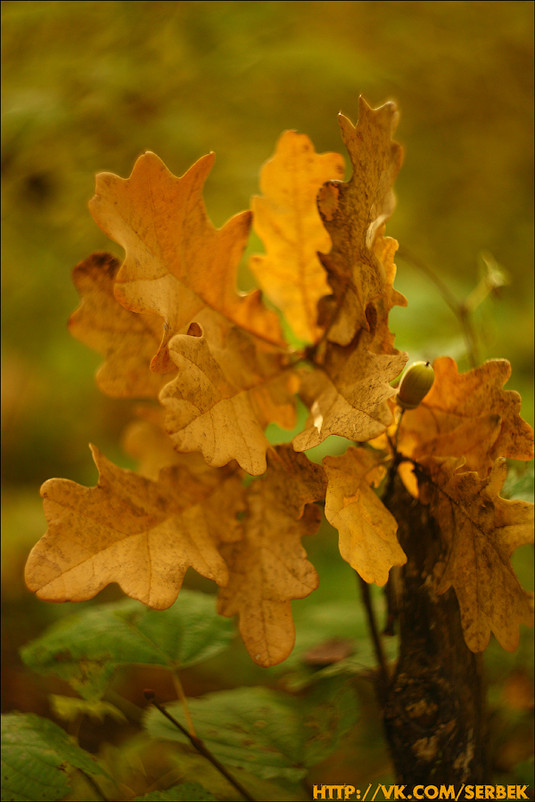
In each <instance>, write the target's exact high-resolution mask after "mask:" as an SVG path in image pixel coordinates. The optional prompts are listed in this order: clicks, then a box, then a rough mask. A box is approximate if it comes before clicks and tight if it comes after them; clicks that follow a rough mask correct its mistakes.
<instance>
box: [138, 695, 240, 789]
mask: <svg viewBox="0 0 535 802" xmlns="http://www.w3.org/2000/svg"><path fill="white" fill-rule="evenodd" d="M144 695H145V699H147V701H149V702H152V704H153V705H154V707H156V708H157V709H158V710H159V711H160V713H161V714H162V716H165V718H166V719H168V720H169V721H170V722H171V723H172V724H173V725H174V726H175V727H176V728H177V729H178V730H180V732H181V733H182V735H185V736H186V738H188V739H189V740H190V742H191V744H192V746H193V747H194V748H195V749H196V750H197V752H199V754H200V755H202V756H203V757H205V758H206V759H207V760H208V761H209V762H210V763H211V764H212V766H213V767H214V768H215V769H217V771H218V772H219V773H220V774H222V775H223V777H224V778H225V779H226V780H228V782H229V783H230V784H231V785H233V786H234V788H235V789H236V790H237V791H239V793H240V794H241V795H242V796H243V797H244V799H247V802H255V799H254V797H252V796H251V795H250V794H249V792H248V791H246V790H245V788H244V787H243V786H242V785H241V784H240V783H239V782H238V780H236V779H234V777H233V776H232V775H231V774H229V772H228V771H227V769H226V768H225V767H224V766H223V764H222V763H220V762H219V760H218V759H217V758H216V757H215V756H214V755H213V754H212V753H211V752H210V750H209V749H208V748H207V747H206V746H205V745H204V742H203V741H202V740H201V739H200V738H198V737H197V736H196V735H192V734H191V733H189V732H188V731H187V729H186V728H185V727H183V726H182V724H181V723H180V722H179V721H177V720H176V718H174V717H173V716H172V715H171V714H170V713H168V712H167V710H166V709H165V708H164V707H162V705H160V704H159V703H158V702H157V701H156V699H155V697H154V691H151V690H146V691H145V694H144Z"/></svg>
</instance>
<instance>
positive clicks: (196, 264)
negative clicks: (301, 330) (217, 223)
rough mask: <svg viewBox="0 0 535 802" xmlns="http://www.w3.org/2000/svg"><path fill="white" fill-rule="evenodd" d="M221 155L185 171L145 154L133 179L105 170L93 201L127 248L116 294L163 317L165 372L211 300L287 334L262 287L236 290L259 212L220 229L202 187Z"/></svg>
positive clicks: (235, 318)
mask: <svg viewBox="0 0 535 802" xmlns="http://www.w3.org/2000/svg"><path fill="white" fill-rule="evenodd" d="M214 158H215V156H214V154H213V153H210V154H208V155H207V156H203V157H202V158H201V159H199V160H198V161H197V162H196V163H195V164H194V165H193V167H191V168H190V170H188V172H187V173H185V175H183V176H182V177H181V178H177V177H176V176H174V175H173V174H172V173H170V172H169V170H168V169H167V167H166V166H165V165H164V163H163V162H162V161H161V160H160V159H159V158H158V157H157V156H156V155H155V154H154V153H150V152H148V153H145V154H144V155H143V156H140V157H139V159H138V160H137V161H136V163H135V165H134V169H133V170H132V174H131V176H130V177H129V178H127V179H122V178H119V177H118V176H115V175H113V174H112V173H100V174H99V175H98V176H97V184H96V195H95V196H94V198H93V199H92V200H91V202H90V204H89V206H90V210H91V213H92V215H93V217H94V218H95V220H96V222H97V223H98V224H99V226H100V227H101V228H102V230H103V231H104V232H105V233H106V234H107V235H108V236H109V237H110V238H111V239H113V240H114V241H115V242H117V243H118V244H119V245H121V246H122V247H123V248H124V250H125V260H124V262H123V264H122V266H121V269H120V270H119V273H118V275H117V282H116V286H115V295H116V297H117V298H118V299H119V301H120V302H121V303H122V304H123V305H124V306H125V307H126V308H127V309H130V310H132V311H134V312H151V313H156V314H158V315H159V316H160V317H161V318H163V334H162V341H161V345H160V350H159V352H158V355H157V356H156V357H155V358H154V360H153V363H152V367H153V369H154V370H157V371H159V372H166V371H167V370H168V369H169V358H168V354H167V348H166V346H167V343H168V341H169V340H170V339H171V337H172V336H173V335H175V334H177V333H181V332H185V331H187V329H188V327H189V324H190V323H191V322H192V320H193V319H194V318H195V319H196V317H197V315H198V313H199V312H200V311H201V310H202V309H203V308H205V307H206V306H208V307H209V308H211V309H215V310H217V311H218V312H220V313H221V314H222V315H223V316H225V317H226V318H228V320H230V321H232V322H233V323H236V324H237V325H239V326H241V327H242V328H244V329H246V330H248V331H252V332H254V333H256V334H258V335H259V336H260V337H263V338H264V339H266V340H268V341H271V342H280V341H281V334H280V327H279V323H278V319H277V316H276V315H275V313H273V312H269V311H267V310H266V309H265V308H264V307H263V306H262V302H261V297H260V293H259V292H253V293H250V294H249V295H246V296H240V295H238V293H237V292H236V271H237V266H238V264H239V261H240V258H241V255H242V253H243V250H244V248H245V245H246V242H247V237H248V234H249V228H250V225H251V212H243V213H241V214H238V215H235V216H234V217H233V218H232V219H231V220H229V221H228V222H227V223H226V224H225V225H224V226H223V227H222V228H220V229H216V228H214V226H213V225H212V223H211V222H210V220H209V218H208V215H207V213H206V209H205V206H204V202H203V199H202V190H203V186H204V182H205V180H206V178H207V176H208V173H209V172H210V170H211V168H212V165H213V163H214ZM171 367H174V366H172V363H171Z"/></svg>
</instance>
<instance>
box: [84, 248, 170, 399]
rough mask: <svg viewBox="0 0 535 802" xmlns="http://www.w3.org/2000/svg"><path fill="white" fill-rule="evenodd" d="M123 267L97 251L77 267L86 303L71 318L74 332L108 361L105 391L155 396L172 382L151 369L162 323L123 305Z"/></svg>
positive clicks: (101, 376)
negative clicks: (117, 291) (119, 291)
mask: <svg viewBox="0 0 535 802" xmlns="http://www.w3.org/2000/svg"><path fill="white" fill-rule="evenodd" d="M119 264H120V263H119V261H118V259H115V257H114V256H111V254H109V253H93V254H91V256H89V257H88V258H87V259H85V260H84V261H83V262H80V264H78V265H76V267H75V268H74V270H73V281H74V284H75V286H76V289H77V290H78V292H79V293H80V296H81V298H82V302H81V304H80V306H79V307H78V309H76V311H75V312H73V314H72V315H71V317H70V320H69V330H70V332H71V334H73V336H74V337H76V339H78V340H80V341H81V342H83V343H84V344H85V345H88V346H89V347H90V348H94V349H95V351H98V352H99V354H102V356H104V357H105V358H106V361H105V362H104V364H103V365H102V366H101V367H100V368H99V370H98V372H97V377H96V378H97V384H98V386H99V387H100V389H101V390H102V392H103V393H106V394H107V395H111V396H113V397H114V398H124V397H127V398H147V397H148V398H155V397H156V396H157V395H158V393H159V392H160V390H161V388H162V387H163V385H164V384H165V382H166V381H168V380H169V379H168V377H167V378H164V377H162V376H159V375H158V374H156V373H153V372H151V370H150V367H149V366H150V361H151V359H152V356H153V354H154V352H155V350H157V348H158V337H159V330H160V328H161V325H160V322H159V319H158V317H157V316H156V315H151V314H136V313H135V312H130V311H128V310H126V309H124V307H122V306H121V304H120V303H118V301H117V300H116V298H115V296H114V294H113V285H114V282H115V277H116V275H117V271H118V270H119ZM173 368H174V366H173Z"/></svg>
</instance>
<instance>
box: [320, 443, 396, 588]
mask: <svg viewBox="0 0 535 802" xmlns="http://www.w3.org/2000/svg"><path fill="white" fill-rule="evenodd" d="M379 460H380V457H379V455H378V454H376V453H374V452H372V451H365V450H364V449H363V448H350V449H348V450H347V451H346V453H345V454H343V455H342V456H340V457H325V459H324V460H323V466H324V468H325V473H326V474H327V494H326V497H325V517H326V518H327V520H328V521H329V523H330V524H332V526H334V527H335V529H338V532H339V535H340V539H339V546H340V554H341V555H342V557H343V558H344V560H345V561H346V562H348V563H349V565H350V566H351V567H352V568H354V570H355V571H357V572H358V573H359V574H360V576H361V577H362V578H363V579H364V580H365V581H366V582H376V583H377V584H378V585H384V584H385V583H386V581H387V580H388V574H389V572H390V569H391V568H392V566H394V565H403V564H404V563H406V562H407V558H406V556H405V554H404V552H403V549H402V548H401V546H400V545H399V543H398V539H397V537H396V532H397V528H398V525H397V523H396V520H395V518H394V517H393V515H392V514H391V513H390V512H389V511H388V510H387V509H386V507H385V506H384V504H383V503H382V501H381V500H380V499H379V498H378V496H377V495H376V494H375V493H374V491H373V486H374V485H375V486H376V485H378V484H379V483H380V481H381V479H382V478H383V476H384V467H383V466H382V465H381V464H380V461H379Z"/></svg>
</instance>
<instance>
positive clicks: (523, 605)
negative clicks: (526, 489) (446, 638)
mask: <svg viewBox="0 0 535 802" xmlns="http://www.w3.org/2000/svg"><path fill="white" fill-rule="evenodd" d="M423 464H424V467H425V469H426V471H427V473H428V477H429V478H427V479H426V477H425V475H422V476H421V479H420V481H421V483H422V485H423V487H422V489H421V494H420V495H421V499H422V501H423V502H424V503H428V504H429V505H430V511H431V514H432V515H433V517H434V519H435V520H436V522H437V523H438V525H439V526H440V530H441V532H442V535H443V537H444V540H445V543H446V546H447V549H448V554H447V557H446V564H445V568H444V572H443V574H442V576H441V577H440V580H439V584H438V588H437V590H438V592H439V593H445V592H446V591H447V590H448V588H450V587H453V588H454V590H455V593H456V595H457V599H458V601H459V607H460V610H461V623H462V627H463V630H464V637H465V641H466V644H467V646H468V648H469V649H471V650H472V651H473V652H481V651H483V649H485V647H486V646H487V644H488V642H489V639H490V633H491V632H493V633H494V634H495V636H496V638H497V640H498V641H499V643H500V644H501V645H502V646H503V648H504V649H507V650H508V651H513V650H514V649H516V647H517V646H518V640H519V631H518V628H519V625H520V624H531V623H532V619H533V613H532V610H531V605H530V601H529V597H528V594H526V592H525V591H524V590H523V589H522V588H521V586H520V584H519V582H518V579H517V578H516V576H515V573H514V571H513V568H512V566H511V563H510V557H511V554H512V553H513V551H514V550H515V549H516V548H517V547H518V546H521V545H524V544H526V543H532V542H533V504H530V503H528V502H527V501H507V500H505V499H503V498H501V497H500V496H499V492H500V490H501V487H502V485H503V483H504V480H505V477H506V474H507V467H506V462H505V459H503V458H501V459H498V460H496V463H495V465H494V466H493V468H492V470H491V472H490V473H489V475H488V476H487V477H486V478H481V477H480V476H478V474H477V473H475V472H472V471H466V470H465V469H464V466H463V465H462V461H460V460H455V459H454V458H449V459H437V458H434V457H430V458H428V459H426V460H425V461H424V463H423Z"/></svg>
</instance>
